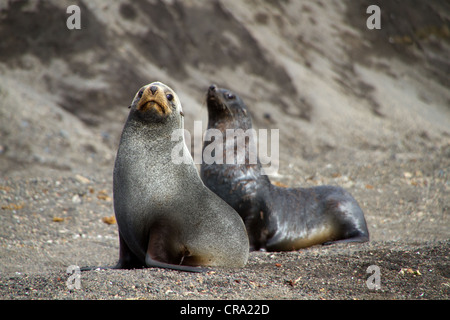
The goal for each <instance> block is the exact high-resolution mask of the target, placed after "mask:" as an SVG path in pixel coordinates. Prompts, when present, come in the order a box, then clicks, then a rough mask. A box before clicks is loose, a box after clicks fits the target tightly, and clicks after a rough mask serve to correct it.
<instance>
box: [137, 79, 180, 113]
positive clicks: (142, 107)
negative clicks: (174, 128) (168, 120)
mask: <svg viewBox="0 0 450 320" xmlns="http://www.w3.org/2000/svg"><path fill="white" fill-rule="evenodd" d="M136 109H137V110H139V111H141V112H149V111H151V112H154V113H156V114H157V115H159V116H167V115H169V114H170V113H171V112H172V110H171V108H170V106H169V105H168V102H167V98H166V95H165V93H164V90H163V89H162V88H158V87H157V86H150V87H148V88H147V89H145V90H144V92H143V94H142V97H141V98H140V100H139V102H138V104H137V106H136Z"/></svg>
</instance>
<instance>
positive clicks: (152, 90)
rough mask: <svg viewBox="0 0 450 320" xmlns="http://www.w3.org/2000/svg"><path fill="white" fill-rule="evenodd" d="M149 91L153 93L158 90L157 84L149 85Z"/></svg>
mask: <svg viewBox="0 0 450 320" xmlns="http://www.w3.org/2000/svg"><path fill="white" fill-rule="evenodd" d="M150 91H151V92H152V94H153V95H154V94H155V92H156V91H158V87H157V86H151V87H150Z"/></svg>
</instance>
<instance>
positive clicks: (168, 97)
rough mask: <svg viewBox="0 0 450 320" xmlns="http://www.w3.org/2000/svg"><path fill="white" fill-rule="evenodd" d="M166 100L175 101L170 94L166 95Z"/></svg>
mask: <svg viewBox="0 0 450 320" xmlns="http://www.w3.org/2000/svg"><path fill="white" fill-rule="evenodd" d="M166 98H167V100H169V101H172V100H173V95H172V94H170V93H168V94H166Z"/></svg>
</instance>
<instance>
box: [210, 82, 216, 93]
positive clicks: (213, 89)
mask: <svg viewBox="0 0 450 320" xmlns="http://www.w3.org/2000/svg"><path fill="white" fill-rule="evenodd" d="M216 90H217V86H216V85H215V84H212V85H210V86H209V92H215V91H216Z"/></svg>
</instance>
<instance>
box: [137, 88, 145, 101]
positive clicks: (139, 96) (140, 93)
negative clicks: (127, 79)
mask: <svg viewBox="0 0 450 320" xmlns="http://www.w3.org/2000/svg"><path fill="white" fill-rule="evenodd" d="M143 93H144V90H141V91H139V93H138V98H139V99H140V98H142V94H143Z"/></svg>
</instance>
